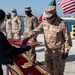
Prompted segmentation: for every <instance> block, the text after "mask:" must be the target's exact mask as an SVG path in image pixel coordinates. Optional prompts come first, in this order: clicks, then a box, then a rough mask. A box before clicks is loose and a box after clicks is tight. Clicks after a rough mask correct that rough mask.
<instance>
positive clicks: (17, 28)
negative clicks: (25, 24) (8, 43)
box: [12, 16, 21, 39]
mask: <svg viewBox="0 0 75 75" xmlns="http://www.w3.org/2000/svg"><path fill="white" fill-rule="evenodd" d="M12 33H13V39H21V20H20V18H19V17H18V16H15V17H12Z"/></svg>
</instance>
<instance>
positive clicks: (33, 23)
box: [23, 16, 38, 62]
mask: <svg viewBox="0 0 75 75" xmlns="http://www.w3.org/2000/svg"><path fill="white" fill-rule="evenodd" d="M37 26H38V20H37V18H36V17H35V16H32V17H28V16H26V17H25V18H24V34H23V38H24V39H25V38H26V37H27V36H28V35H29V32H31V30H33V29H34V28H36V27H37ZM36 41H37V40H36V37H33V38H31V39H30V40H29V42H30V43H35V42H36ZM26 54H27V56H28V57H29V59H30V61H32V62H34V61H35V59H36V53H35V48H33V49H31V50H30V51H27V52H26Z"/></svg>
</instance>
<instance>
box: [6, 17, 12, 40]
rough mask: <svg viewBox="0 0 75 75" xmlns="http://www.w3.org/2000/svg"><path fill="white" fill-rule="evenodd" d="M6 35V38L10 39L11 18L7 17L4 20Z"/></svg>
mask: <svg viewBox="0 0 75 75" xmlns="http://www.w3.org/2000/svg"><path fill="white" fill-rule="evenodd" d="M6 36H7V39H12V20H11V18H10V19H7V21H6Z"/></svg>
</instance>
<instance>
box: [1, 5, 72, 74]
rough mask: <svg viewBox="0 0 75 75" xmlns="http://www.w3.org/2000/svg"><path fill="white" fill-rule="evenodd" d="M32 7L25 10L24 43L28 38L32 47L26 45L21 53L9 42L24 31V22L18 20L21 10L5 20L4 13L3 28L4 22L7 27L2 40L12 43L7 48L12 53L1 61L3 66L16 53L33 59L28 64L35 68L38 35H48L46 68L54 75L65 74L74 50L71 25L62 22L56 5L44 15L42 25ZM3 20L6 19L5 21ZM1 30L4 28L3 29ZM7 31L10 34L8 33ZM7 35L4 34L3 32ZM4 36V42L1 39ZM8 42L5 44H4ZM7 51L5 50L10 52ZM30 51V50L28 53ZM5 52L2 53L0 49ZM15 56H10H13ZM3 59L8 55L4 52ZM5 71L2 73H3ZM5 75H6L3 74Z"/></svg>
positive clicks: (46, 10) (45, 40) (45, 11)
mask: <svg viewBox="0 0 75 75" xmlns="http://www.w3.org/2000/svg"><path fill="white" fill-rule="evenodd" d="M31 12H32V10H31V7H25V14H26V15H27V16H26V17H25V18H24V21H25V22H24V33H23V40H24V42H25V41H26V40H27V39H28V40H29V42H30V43H34V44H31V45H29V46H26V47H25V48H20V49H19V52H18V51H17V50H18V49H17V48H15V47H12V46H11V45H10V44H9V43H8V42H7V40H6V38H5V36H6V37H7V39H16V40H17V39H21V31H22V25H21V20H20V18H19V17H18V14H17V10H16V9H13V10H12V14H10V13H8V14H6V16H7V20H6V21H4V18H5V13H4V11H2V10H0V26H3V25H2V24H3V21H4V22H5V25H4V26H5V28H3V27H2V28H3V30H1V31H0V41H1V42H3V41H4V40H5V41H6V43H8V44H7V45H8V46H5V44H4V46H5V47H6V49H7V50H10V51H9V52H8V56H7V54H6V56H5V58H3V59H2V60H1V59H0V60H1V61H0V65H1V64H3V63H4V62H5V61H3V60H4V59H6V60H7V58H9V56H11V57H12V56H13V55H16V54H20V53H22V52H24V53H25V54H26V55H27V56H28V57H29V60H30V61H29V62H28V63H26V64H25V65H29V66H32V65H34V64H35V60H36V53H35V47H36V45H37V44H35V43H36V42H37V39H36V38H37V35H38V34H39V33H40V32H43V33H44V42H45V62H46V68H47V71H48V72H49V74H50V75H64V68H65V59H66V58H67V57H68V53H69V50H70V48H71V47H72V40H71V36H70V32H69V29H68V25H67V23H66V22H65V21H64V20H62V19H61V18H60V17H58V15H57V12H56V6H53V5H51V6H48V7H46V8H45V10H44V14H43V18H42V19H43V20H42V23H41V24H40V25H39V26H38V20H37V17H35V16H34V15H33V14H32V13H31ZM1 13H4V16H3V17H2V14H1ZM1 17H2V18H1ZM0 29H1V27H0ZM4 29H5V30H6V34H5V31H4ZM2 32H3V33H4V35H5V36H4V35H3V33H2ZM1 37H4V40H1V39H3V38H1ZM3 43H5V42H3ZM1 46H2V44H0V49H2V50H4V49H3V48H2V47H3V46H2V47H1ZM6 49H5V50H6ZM13 49H14V50H16V53H14V52H13ZM25 49H26V50H25ZM0 52H1V50H0ZM11 52H13V53H12V55H10V54H9V53H11ZM1 56H2V57H3V56H4V55H3V54H1V53H0V57H1ZM1 71H2V69H1V70H0V72H1ZM0 75H2V74H0Z"/></svg>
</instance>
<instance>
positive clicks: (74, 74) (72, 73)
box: [3, 34, 75, 75]
mask: <svg viewBox="0 0 75 75" xmlns="http://www.w3.org/2000/svg"><path fill="white" fill-rule="evenodd" d="M37 40H38V41H39V42H43V44H41V45H40V46H38V47H36V54H37V60H38V61H39V62H41V63H42V64H44V65H45V60H44V38H43V34H40V35H38V37H37ZM72 43H73V46H72V48H71V49H70V52H69V57H68V58H67V60H66V65H65V71H64V75H75V40H72ZM3 69H4V75H8V74H7V70H6V67H5V66H3Z"/></svg>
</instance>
